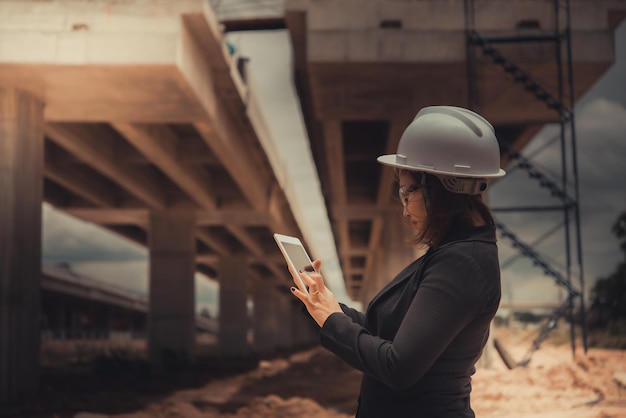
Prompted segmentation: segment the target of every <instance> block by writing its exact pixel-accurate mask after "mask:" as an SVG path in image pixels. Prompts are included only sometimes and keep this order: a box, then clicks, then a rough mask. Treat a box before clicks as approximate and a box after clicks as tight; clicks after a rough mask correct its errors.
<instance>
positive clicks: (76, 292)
mask: <svg viewBox="0 0 626 418" xmlns="http://www.w3.org/2000/svg"><path fill="white" fill-rule="evenodd" d="M41 290H42V297H41V299H42V300H41V305H42V312H41V318H42V321H45V323H43V324H42V325H41V327H42V329H41V333H42V335H44V334H45V335H49V336H50V337H51V338H56V339H64V338H71V337H72V335H71V334H73V333H74V332H76V331H81V328H85V329H88V330H89V332H90V333H91V334H93V333H94V332H96V333H101V334H103V335H104V336H103V337H102V338H105V339H106V338H107V337H106V335H110V334H113V333H116V332H118V333H119V332H120V331H125V332H128V333H129V334H131V333H134V332H135V333H140V334H144V333H145V331H146V323H147V321H146V317H147V315H148V312H149V299H148V297H147V296H146V295H143V294H138V293H136V292H132V291H130V290H126V289H122V288H120V287H117V286H111V285H109V284H107V283H104V282H100V281H96V280H93V279H90V278H89V277H84V276H81V275H79V274H76V273H75V272H73V271H72V270H71V268H64V267H59V266H53V267H51V266H48V267H44V268H43V271H42V280H41ZM82 316H91V317H92V318H88V319H89V322H90V323H88V324H84V325H85V326H84V327H81V325H82V324H80V322H81V319H82V318H81V317H82ZM116 323H117V324H116ZM118 325H119V326H118ZM120 328H121V329H120ZM195 328H196V331H197V332H203V333H208V334H212V335H216V334H217V332H218V329H219V322H218V320H217V319H215V318H208V317H206V316H202V315H196V318H195ZM68 334H69V336H68ZM89 338H95V337H93V336H91V337H89Z"/></svg>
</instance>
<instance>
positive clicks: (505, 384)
mask: <svg viewBox="0 0 626 418" xmlns="http://www.w3.org/2000/svg"><path fill="white" fill-rule="evenodd" d="M498 339H499V340H500V341H501V342H503V344H504V346H505V347H506V349H507V351H508V352H509V353H510V354H511V355H512V356H513V358H515V359H518V360H521V359H523V358H525V354H527V352H528V349H529V348H530V341H532V339H530V340H529V338H528V337H519V335H518V334H516V333H510V334H506V333H505V334H503V333H499V335H498ZM582 351H583V350H582V348H581V345H580V344H578V350H577V355H575V356H574V355H573V354H572V351H571V347H570V346H569V344H562V345H558V346H557V345H554V344H553V343H551V342H550V341H546V342H544V343H543V344H542V346H541V348H540V349H539V350H538V351H536V352H534V353H533V355H532V358H531V361H530V363H529V364H528V365H527V366H526V367H517V368H514V369H512V370H509V369H508V368H507V367H506V366H505V365H504V362H503V361H501V359H500V357H499V356H498V355H497V354H496V352H495V350H494V351H493V361H492V364H491V366H490V367H489V368H484V367H481V368H479V369H478V371H477V373H476V375H475V376H474V378H473V394H472V405H473V408H474V410H475V412H476V415H477V417H479V418H495V417H498V418H618V417H624V418H626V387H623V386H621V387H620V385H619V384H618V380H619V379H625V377H626V351H623V350H600V349H590V350H589V351H588V353H587V354H586V355H585V354H584V353H583V352H582ZM125 376H126V377H125V378H123V379H120V378H119V376H118V377H111V376H108V377H107V376H102V375H98V376H92V377H90V378H86V377H85V376H84V375H77V376H74V377H71V376H69V377H68V376H67V375H63V376H62V377H61V376H57V377H56V380H55V378H53V377H47V378H46V379H45V381H44V386H45V388H44V391H43V392H42V396H41V398H40V399H38V400H37V401H36V402H33V404H32V407H31V410H30V412H29V413H27V414H22V415H20V416H29V417H57V418H64V417H75V418H104V417H111V418H113V417H114V418H153V417H156V418H178V417H185V418H196V417H197V418H200V417H203V418H213V417H227V418H228V417H229V418H243V417H246V418H269V417H272V418H283V417H284V418H286V417H312V418H350V417H353V416H354V411H355V407H356V404H355V402H356V396H357V393H358V387H359V381H360V373H359V372H356V371H354V370H352V369H350V368H349V367H348V366H347V365H345V364H344V363H343V362H342V361H341V360H339V359H337V358H336V357H334V356H333V355H331V354H329V353H327V352H326V351H325V350H323V349H321V348H312V349H309V350H304V351H301V352H298V353H295V354H291V355H289V356H285V357H283V358H276V359H272V360H264V361H260V362H259V363H258V364H256V363H255V366H254V367H252V368H247V369H246V370H240V371H239V372H237V373H232V368H231V369H230V372H225V369H224V368H221V369H216V368H211V367H205V368H204V369H203V370H202V371H196V372H195V373H192V374H187V375H182V376H181V375H178V376H171V378H169V379H161V380H159V381H156V380H154V379H146V377H145V376H144V377H141V373H140V372H138V371H133V373H130V372H129V373H127V374H126V375H125Z"/></svg>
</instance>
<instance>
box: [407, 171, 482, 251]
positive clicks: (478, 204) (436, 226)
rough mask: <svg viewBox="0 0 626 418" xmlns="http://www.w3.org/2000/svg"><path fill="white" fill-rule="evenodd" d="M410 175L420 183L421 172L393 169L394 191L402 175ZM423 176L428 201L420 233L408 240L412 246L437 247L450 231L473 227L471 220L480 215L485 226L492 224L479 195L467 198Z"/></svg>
mask: <svg viewBox="0 0 626 418" xmlns="http://www.w3.org/2000/svg"><path fill="white" fill-rule="evenodd" d="M404 173H406V174H409V175H410V176H411V177H412V178H413V179H414V180H415V183H416V184H420V183H421V174H422V173H421V172H418V171H410V170H404V169H398V170H395V174H396V189H397V186H398V179H399V177H400V175H401V174H404ZM425 174H426V193H428V198H429V200H430V206H429V207H428V208H427V210H428V219H427V221H426V225H425V227H424V229H423V230H421V231H418V233H417V234H416V235H415V236H414V237H413V239H412V240H411V243H412V244H416V245H418V244H428V245H429V246H431V247H438V246H439V244H440V243H441V240H442V239H443V237H444V236H445V235H446V234H447V233H448V232H449V231H450V230H453V229H454V230H456V231H463V230H467V229H471V228H473V227H474V217H475V215H479V216H480V218H481V219H482V221H483V222H485V223H486V224H487V225H494V221H493V217H492V216H491V212H490V211H489V208H488V207H487V205H485V203H484V202H483V199H482V195H480V194H476V195H467V194H459V193H452V192H450V191H448V190H447V189H446V188H445V187H444V186H443V184H441V181H439V179H438V178H437V177H436V176H434V175H432V174H427V173H425Z"/></svg>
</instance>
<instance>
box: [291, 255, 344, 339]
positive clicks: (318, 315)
mask: <svg viewBox="0 0 626 418" xmlns="http://www.w3.org/2000/svg"><path fill="white" fill-rule="evenodd" d="M321 267H322V261H321V260H315V261H314V262H313V270H315V271H313V272H308V271H305V272H302V273H299V274H300V277H301V278H302V280H303V281H304V283H306V285H307V286H308V288H309V292H310V293H311V296H309V295H307V294H306V293H305V292H303V291H302V290H300V289H298V288H297V287H292V288H291V292H292V293H293V294H294V295H295V296H296V297H297V298H298V299H300V300H301V301H302V303H304V306H306V309H307V311H309V314H310V315H311V316H312V317H313V319H314V320H315V322H317V324H318V325H319V326H320V327H321V326H322V325H324V322H326V319H328V317H329V316H330V314H332V313H335V312H343V311H342V310H341V307H340V306H339V303H338V302H337V299H336V298H335V295H334V294H333V292H331V291H330V289H329V288H327V287H326V285H325V284H324V279H323V278H322V275H321V274H319V273H316V272H318V271H320V268H321Z"/></svg>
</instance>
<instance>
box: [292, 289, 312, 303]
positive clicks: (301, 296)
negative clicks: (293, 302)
mask: <svg viewBox="0 0 626 418" xmlns="http://www.w3.org/2000/svg"><path fill="white" fill-rule="evenodd" d="M291 293H293V294H294V295H295V296H296V297H297V298H298V299H300V300H301V301H302V303H304V304H306V302H307V301H308V299H309V297H308V295H307V294H306V293H304V292H303V291H302V290H300V289H298V288H297V287H295V286H292V287H291Z"/></svg>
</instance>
